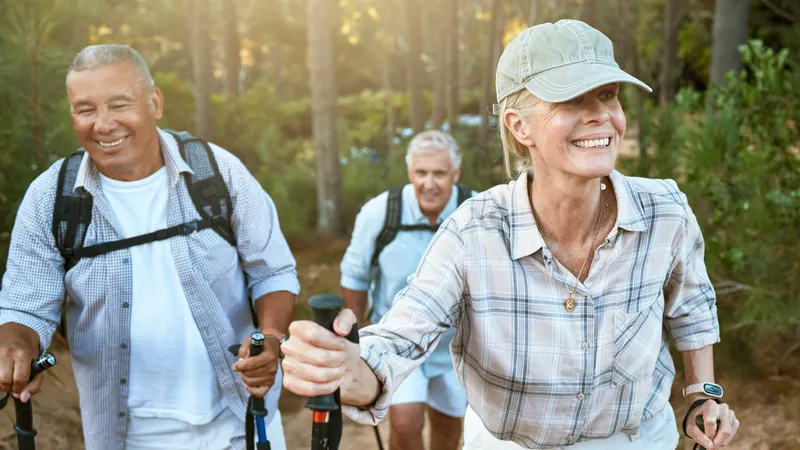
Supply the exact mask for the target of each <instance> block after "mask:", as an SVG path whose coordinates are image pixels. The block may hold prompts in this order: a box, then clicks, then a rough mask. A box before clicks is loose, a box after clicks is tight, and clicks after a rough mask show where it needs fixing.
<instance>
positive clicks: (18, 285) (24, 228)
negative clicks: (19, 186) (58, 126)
mask: <svg viewBox="0 0 800 450" xmlns="http://www.w3.org/2000/svg"><path fill="white" fill-rule="evenodd" d="M58 167H59V166H58V165H54V166H53V167H51V168H50V169H49V170H48V171H47V172H45V173H43V174H42V175H40V176H39V177H38V178H37V179H36V180H34V182H33V183H32V184H31V186H30V187H29V188H28V191H27V192H26V194H25V196H24V198H23V199H22V203H21V204H20V207H19V211H18V212H17V217H16V220H15V222H14V228H13V230H12V232H11V243H10V246H9V250H8V262H7V264H6V272H5V274H4V276H3V286H2V290H0V325H1V324H6V323H10V322H14V323H18V324H20V325H24V326H26V327H28V328H31V329H32V330H34V331H36V333H37V334H38V335H39V346H40V350H45V349H47V348H48V347H50V343H51V342H52V338H53V333H55V330H56V327H57V326H58V323H59V320H60V318H61V308H62V305H63V303H64V295H65V289H64V259H63V258H62V256H61V254H60V253H59V251H58V249H57V248H56V242H55V238H54V237H53V233H52V231H51V229H50V224H51V223H52V220H53V219H52V215H53V203H54V201H55V189H56V177H57V175H58Z"/></svg>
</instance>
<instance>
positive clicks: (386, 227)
mask: <svg viewBox="0 0 800 450" xmlns="http://www.w3.org/2000/svg"><path fill="white" fill-rule="evenodd" d="M402 216H403V186H397V187H393V188H391V189H389V197H388V198H387V200H386V218H385V219H384V221H383V229H381V232H380V234H378V238H377V239H375V251H373V253H372V260H371V261H370V266H371V267H376V266H377V265H378V257H379V256H380V255H381V252H382V251H383V249H384V248H385V247H386V246H387V245H389V243H391V242H392V241H393V240H394V238H395V237H396V236H397V232H398V231H399V229H400V220H401V219H402Z"/></svg>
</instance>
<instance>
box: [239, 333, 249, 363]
mask: <svg viewBox="0 0 800 450" xmlns="http://www.w3.org/2000/svg"><path fill="white" fill-rule="evenodd" d="M249 357H250V336H247V337H246V338H244V341H243V342H242V345H241V347H239V358H242V359H247V358H249Z"/></svg>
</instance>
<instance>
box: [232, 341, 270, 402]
mask: <svg viewBox="0 0 800 450" xmlns="http://www.w3.org/2000/svg"><path fill="white" fill-rule="evenodd" d="M264 336H265V338H264V350H263V351H262V352H261V354H260V355H258V356H253V357H251V356H250V336H248V337H247V338H245V340H244V342H242V346H241V347H240V348H239V358H240V359H239V361H237V362H236V364H234V365H233V371H234V372H239V373H240V374H241V376H242V381H243V382H244V387H245V389H247V392H249V393H250V394H252V395H254V396H256V397H260V398H263V397H264V396H265V395H267V391H269V389H270V388H271V387H272V385H273V384H275V374H277V373H278V359H279V357H280V350H281V345H280V342H279V341H278V339H277V338H276V337H275V336H273V335H271V334H265V335H264Z"/></svg>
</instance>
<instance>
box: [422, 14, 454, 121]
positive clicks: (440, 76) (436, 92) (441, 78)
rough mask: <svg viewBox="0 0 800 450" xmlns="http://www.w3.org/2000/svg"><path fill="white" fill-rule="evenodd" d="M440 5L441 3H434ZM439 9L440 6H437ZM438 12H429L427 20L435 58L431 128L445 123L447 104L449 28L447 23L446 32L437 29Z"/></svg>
mask: <svg viewBox="0 0 800 450" xmlns="http://www.w3.org/2000/svg"><path fill="white" fill-rule="evenodd" d="M434 6H436V7H438V6H439V5H434ZM437 9H438V8H437ZM439 24H440V22H439V16H438V14H431V13H430V12H429V13H428V18H427V21H426V25H427V33H426V34H427V35H428V36H429V37H430V46H431V57H432V59H433V67H434V71H433V104H432V105H431V128H433V129H434V130H439V129H441V128H442V124H443V123H444V114H445V109H446V107H447V105H446V104H445V95H446V93H445V90H446V84H445V80H446V77H447V61H446V59H445V58H446V57H445V53H446V52H447V38H448V34H449V33H448V30H447V25H445V26H444V28H445V30H444V32H441V30H440V29H437V27H438V26H439Z"/></svg>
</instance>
